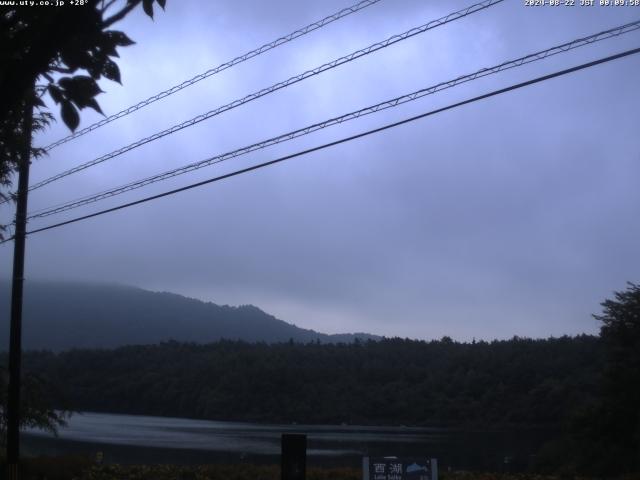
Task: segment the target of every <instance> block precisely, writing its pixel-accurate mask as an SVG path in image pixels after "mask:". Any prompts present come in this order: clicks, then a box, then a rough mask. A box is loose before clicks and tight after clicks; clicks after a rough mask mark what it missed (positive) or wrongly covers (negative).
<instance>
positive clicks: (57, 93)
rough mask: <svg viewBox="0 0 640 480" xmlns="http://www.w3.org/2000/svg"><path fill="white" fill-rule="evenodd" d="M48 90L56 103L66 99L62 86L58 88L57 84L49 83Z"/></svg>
mask: <svg viewBox="0 0 640 480" xmlns="http://www.w3.org/2000/svg"><path fill="white" fill-rule="evenodd" d="M48 90H49V95H51V98H52V99H53V101H54V102H56V104H58V103H60V102H62V101H64V94H63V93H62V90H60V88H58V87H57V86H56V85H49V87H48Z"/></svg>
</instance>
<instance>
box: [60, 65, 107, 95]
mask: <svg viewBox="0 0 640 480" xmlns="http://www.w3.org/2000/svg"><path fill="white" fill-rule="evenodd" d="M105 58H106V57H105ZM58 83H59V84H60V86H61V87H62V88H64V90H65V92H66V94H67V97H68V98H69V100H72V101H73V102H74V103H76V104H78V105H80V104H82V105H86V103H87V101H88V100H89V99H91V98H93V97H95V96H96V95H98V94H99V93H102V90H101V89H100V87H99V86H98V84H97V83H96V81H95V80H94V79H93V78H91V77H88V76H86V75H76V76H75V77H64V78H61V79H60V80H58Z"/></svg>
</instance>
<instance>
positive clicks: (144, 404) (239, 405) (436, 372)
mask: <svg viewBox="0 0 640 480" xmlns="http://www.w3.org/2000/svg"><path fill="white" fill-rule="evenodd" d="M599 356H600V351H599V348H598V342H597V339H596V338H594V337H589V336H580V337H576V338H568V337H563V338H558V339H548V340H530V339H520V338H514V339H512V340H509V341H494V342H491V343H487V342H476V343H475V344H467V343H457V342H453V341H432V342H422V341H412V340H401V339H387V340H383V341H380V342H358V343H353V344H337V345H335V344H329V345H322V344H317V343H315V342H311V343H308V344H300V343H289V342H286V343H280V344H273V345H268V344H261V343H258V344H249V343H244V342H235V341H221V342H217V343H213V344H209V345H196V344H184V343H177V342H167V343H163V344H161V345H155V346H131V347H124V348H119V349H115V350H72V351H68V352H63V353H60V354H53V353H47V352H32V353H28V354H26V355H25V366H26V368H28V369H30V370H31V371H35V372H39V373H40V374H43V375H45V376H46V377H47V378H50V379H51V380H52V381H53V382H55V383H57V384H59V385H61V386H62V387H63V388H64V390H65V391H66V392H67V395H68V397H69V398H71V399H72V404H71V406H72V407H73V409H74V410H88V411H98V412H100V411H102V412H115V413H132V414H150V415H166V416H183V417H192V418H204V419H214V420H244V421H260V422H285V423H288V422H298V423H342V422H346V423H350V424H376V425H381V424H395V425H398V424H406V425H434V424H436V425H438V424H440V425H478V426H499V425H502V426H505V425H526V426H531V425H538V426H552V427H553V426H559V425H560V424H561V422H562V419H563V418H564V417H565V416H566V415H567V414H568V413H569V412H570V411H571V410H572V409H574V408H576V407H577V406H579V405H580V404H582V403H583V402H584V401H585V400H586V398H587V397H589V395H591V392H592V391H593V389H594V386H593V385H592V384H591V381H592V378H593V376H594V371H595V368H596V367H597V365H598V364H599Z"/></svg>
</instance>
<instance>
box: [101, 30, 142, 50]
mask: <svg viewBox="0 0 640 480" xmlns="http://www.w3.org/2000/svg"><path fill="white" fill-rule="evenodd" d="M104 33H105V35H104V36H105V38H108V39H110V40H112V41H113V42H114V43H115V44H116V45H118V46H119V47H128V46H129V45H134V44H135V43H136V42H134V41H133V40H131V39H130V38H129V37H128V36H127V35H126V34H125V33H124V32H119V31H118V30H108V31H106V32H104Z"/></svg>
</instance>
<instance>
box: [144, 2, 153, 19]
mask: <svg viewBox="0 0 640 480" xmlns="http://www.w3.org/2000/svg"><path fill="white" fill-rule="evenodd" d="M142 9H143V10H144V13H146V14H147V15H149V16H150V17H151V18H153V0H142Z"/></svg>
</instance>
